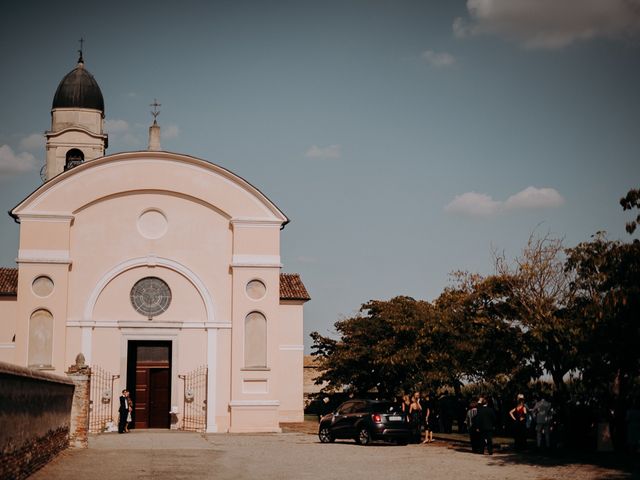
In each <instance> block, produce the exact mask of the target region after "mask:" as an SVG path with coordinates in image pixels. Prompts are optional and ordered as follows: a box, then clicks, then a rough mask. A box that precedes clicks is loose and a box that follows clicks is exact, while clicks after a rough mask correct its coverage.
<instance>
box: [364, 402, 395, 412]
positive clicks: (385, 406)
mask: <svg viewBox="0 0 640 480" xmlns="http://www.w3.org/2000/svg"><path fill="white" fill-rule="evenodd" d="M371 410H372V411H373V412H376V413H397V412H399V411H400V408H399V407H398V406H397V405H396V404H395V403H393V402H379V403H374V404H372V405H371Z"/></svg>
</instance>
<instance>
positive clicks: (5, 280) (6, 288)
mask: <svg viewBox="0 0 640 480" xmlns="http://www.w3.org/2000/svg"><path fill="white" fill-rule="evenodd" d="M17 294H18V269H17V268H6V267H0V295H1V296H13V295H17Z"/></svg>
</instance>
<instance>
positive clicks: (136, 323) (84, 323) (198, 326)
mask: <svg viewBox="0 0 640 480" xmlns="http://www.w3.org/2000/svg"><path fill="white" fill-rule="evenodd" d="M67 327H78V328H83V329H88V330H90V329H91V328H174V329H179V330H217V329H220V328H221V329H229V328H231V322H159V321H158V320H69V321H67ZM83 348H84V344H83ZM83 353H84V352H83ZM85 357H86V354H85Z"/></svg>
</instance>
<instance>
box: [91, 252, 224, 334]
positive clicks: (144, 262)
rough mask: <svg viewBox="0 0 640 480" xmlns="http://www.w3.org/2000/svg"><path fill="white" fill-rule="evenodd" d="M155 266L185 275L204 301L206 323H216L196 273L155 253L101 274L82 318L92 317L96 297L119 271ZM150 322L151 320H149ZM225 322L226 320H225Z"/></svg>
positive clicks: (207, 294)
mask: <svg viewBox="0 0 640 480" xmlns="http://www.w3.org/2000/svg"><path fill="white" fill-rule="evenodd" d="M151 265H153V266H156V265H160V266H163V267H165V268H168V269H170V270H173V271H175V272H177V273H179V274H180V275H182V276H183V277H185V278H186V279H187V280H188V281H189V282H191V284H192V285H193V286H194V287H195V288H196V290H197V291H198V293H199V294H200V297H201V298H202V301H203V302H204V308H205V311H206V312H207V323H210V324H216V323H217V322H215V318H214V317H215V313H214V310H215V309H214V306H213V305H214V303H213V297H212V296H211V293H210V292H209V290H208V289H207V286H206V285H205V284H204V282H203V281H202V280H201V279H200V277H198V275H196V274H195V273H194V272H193V271H192V270H191V269H189V268H187V267H186V266H184V265H182V264H181V263H178V262H176V261H175V260H170V259H168V258H162V257H156V256H155V255H152V254H151V255H148V256H146V257H138V258H132V259H130V260H125V261H124V262H122V263H120V264H118V265H116V266H115V267H113V268H112V269H111V270H109V271H108V272H106V273H105V274H104V275H102V278H101V279H100V280H99V281H98V283H96V285H95V287H94V288H93V291H92V292H91V295H90V296H89V298H88V300H87V303H86V305H85V309H84V318H88V319H90V318H93V309H94V308H95V306H96V302H97V301H98V297H99V296H100V293H101V292H102V290H104V288H105V287H106V286H107V284H108V283H109V282H110V281H111V280H113V279H114V278H115V277H117V276H118V275H120V274H121V273H123V272H125V271H127V270H131V269H133V268H137V267H141V266H151ZM149 323H151V322H149ZM225 323H226V322H225Z"/></svg>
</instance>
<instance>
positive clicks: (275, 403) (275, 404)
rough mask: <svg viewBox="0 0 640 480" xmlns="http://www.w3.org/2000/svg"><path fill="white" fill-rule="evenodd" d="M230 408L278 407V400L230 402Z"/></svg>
mask: <svg viewBox="0 0 640 480" xmlns="http://www.w3.org/2000/svg"><path fill="white" fill-rule="evenodd" d="M229 406H230V407H279V406H280V401H279V400H231V401H230V402H229Z"/></svg>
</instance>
